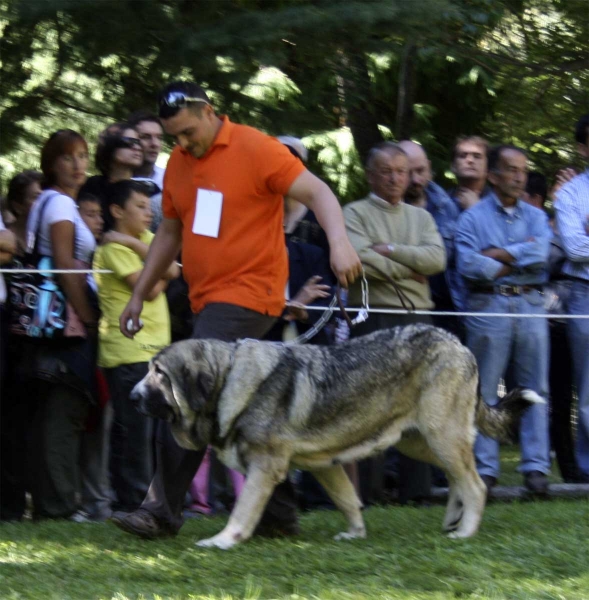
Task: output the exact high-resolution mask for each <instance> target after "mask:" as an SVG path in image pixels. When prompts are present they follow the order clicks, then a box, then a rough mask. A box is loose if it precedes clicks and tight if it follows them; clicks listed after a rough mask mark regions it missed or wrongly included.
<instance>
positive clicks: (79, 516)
mask: <svg viewBox="0 0 589 600" xmlns="http://www.w3.org/2000/svg"><path fill="white" fill-rule="evenodd" d="M68 521H73V522H74V523H92V522H93V521H92V519H91V518H90V515H89V514H88V513H86V512H84V511H83V510H77V511H76V512H75V513H74V514H73V515H70V516H69V517H68Z"/></svg>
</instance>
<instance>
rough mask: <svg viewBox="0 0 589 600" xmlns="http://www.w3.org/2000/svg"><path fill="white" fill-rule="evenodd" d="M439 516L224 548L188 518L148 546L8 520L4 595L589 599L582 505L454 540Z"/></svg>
mask: <svg viewBox="0 0 589 600" xmlns="http://www.w3.org/2000/svg"><path fill="white" fill-rule="evenodd" d="M509 455H510V454H509V452H507V456H505V457H504V458H507V457H508V456H509ZM506 466H507V465H506ZM520 482H521V479H520V477H519V476H516V477H515V479H514V481H513V483H518V484H519V483H520ZM501 483H502V484H503V483H508V481H507V479H506V480H505V481H504V480H503V478H502V480H501ZM443 510H444V509H443V507H441V506H436V507H431V508H409V507H387V508H371V509H369V510H367V511H366V512H365V517H366V521H367V526H368V535H369V537H368V539H366V540H356V541H351V542H343V541H342V542H335V541H333V540H332V537H333V536H334V535H335V534H336V533H338V531H340V529H342V528H343V527H344V520H343V517H342V516H341V515H340V514H338V513H334V512H329V511H327V512H314V513H311V514H306V515H303V517H302V534H301V536H300V537H299V538H297V539H293V540H262V539H254V540H251V541H250V542H248V543H247V544H244V545H243V546H240V547H237V548H235V549H233V550H230V551H228V552H223V551H220V550H205V549H200V548H197V547H196V546H195V545H194V542H195V540H197V539H199V538H201V537H208V536H210V535H212V534H214V533H215V532H217V531H218V530H219V529H220V528H221V527H222V526H223V524H224V522H225V519H224V518H221V517H218V518H212V519H201V520H196V519H192V520H190V521H189V522H187V523H186V525H185V526H184V528H183V529H182V531H181V532H180V535H179V536H178V537H176V538H174V539H168V540H162V541H154V542H146V541H142V540H140V539H137V538H134V537H133V536H130V535H128V534H125V533H123V532H121V531H119V530H118V529H116V528H115V527H114V526H113V525H112V524H110V523H106V524H85V525H81V524H76V523H69V522H44V523H31V522H25V523H19V524H4V525H1V526H0V598H1V599H2V600H16V599H19V600H20V599H25V598H26V599H29V598H34V599H39V600H41V599H42V600H53V599H55V600H57V599H59V600H65V599H70V598H71V599H88V600H90V599H108V600H110V599H116V600H131V599H133V600H138V599H145V600H147V599H150V600H156V599H161V600H164V599H166V600H172V599H173V600H181V599H182V600H184V599H186V600H187V599H193V600H233V599H235V600H236V599H247V600H253V599H284V600H287V599H288V600H295V599H296V600H299V599H303V598H304V599H313V600H317V599H321V600H349V599H358V600H360V599H361V600H369V599H370V600H372V599H375V600H385V599H402V600H409V599H412V600H413V599H415V600H417V599H423V600H426V599H427V600H446V599H450V598H452V599H454V598H463V599H471V598H472V599H475V598H476V599H482V598H484V599H493V600H499V599H509V600H517V599H524V598H526V599H530V600H544V599H545V600H548V599H551V600H552V599H554V600H587V599H588V598H589V502H588V501H587V500H575V501H573V500H570V501H569V500H559V501H546V502H525V503H514V504H499V503H495V504H491V505H489V506H488V508H487V510H486V512H485V517H484V520H483V524H482V527H481V531H480V533H479V534H478V535H477V536H476V537H474V538H473V539H470V540H459V541H457V540H448V539H446V538H445V537H444V536H443V535H442V534H441V532H440V529H441V522H442V516H443Z"/></svg>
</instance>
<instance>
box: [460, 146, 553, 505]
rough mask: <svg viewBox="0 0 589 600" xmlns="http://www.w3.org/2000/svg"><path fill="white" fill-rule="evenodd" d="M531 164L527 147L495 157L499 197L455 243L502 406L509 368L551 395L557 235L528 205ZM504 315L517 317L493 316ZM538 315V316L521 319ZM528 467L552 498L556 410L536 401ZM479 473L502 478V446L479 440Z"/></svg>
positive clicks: (466, 218) (492, 165)
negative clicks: (551, 290)
mask: <svg viewBox="0 0 589 600" xmlns="http://www.w3.org/2000/svg"><path fill="white" fill-rule="evenodd" d="M527 173H528V166H527V157H526V154H525V152H524V151H523V150H522V149H521V148H516V147H515V146H507V145H505V146H498V147H496V148H493V149H492V150H491V152H490V153H489V175H488V177H489V182H490V183H491V185H492V186H493V192H492V193H491V194H489V195H488V196H487V197H486V198H484V199H482V200H481V201H480V202H478V203H477V204H476V205H475V206H473V207H472V208H470V209H469V210H467V211H465V212H463V213H462V215H461V216H460V219H459V221H458V226H457V231H456V237H455V244H456V255H457V267H458V272H459V273H460V274H461V275H462V277H463V278H464V280H465V282H466V286H467V294H466V307H467V309H468V311H470V312H477V313H481V316H480V317H479V316H476V317H468V318H467V319H466V331H467V344H468V347H469V348H470V349H471V351H472V352H473V354H474V355H475V357H476V359H477V363H478V366H479V371H480V385H481V394H482V397H483V400H484V401H485V402H486V403H487V404H490V405H494V404H496V403H497V400H498V398H497V388H498V385H499V380H500V379H501V378H503V379H505V375H506V373H507V372H508V370H509V373H510V380H511V381H512V382H513V384H514V385H515V386H521V387H525V388H529V389H532V390H534V391H535V392H537V393H538V394H540V396H542V397H543V398H547V397H548V356H549V354H548V353H549V347H548V346H549V341H548V340H549V337H548V323H547V320H546V318H545V317H544V314H545V310H544V294H543V285H544V284H545V283H546V281H547V279H548V274H547V269H546V265H547V260H548V254H549V244H550V239H551V238H552V232H551V230H550V227H549V225H548V218H547V216H546V214H545V213H544V212H543V211H541V210H539V209H538V208H535V207H533V206H530V205H529V204H526V203H525V202H523V201H522V200H521V197H522V195H523V192H524V190H525V185H526V180H527ZM484 313H502V314H506V315H510V316H509V317H485V316H483V315H484ZM519 314H521V315H523V314H533V315H538V318H533V317H532V318H530V317H527V318H525V317H520V318H518V316H517V315H519ZM520 444H521V454H522V458H521V465H520V471H521V472H522V473H523V475H524V483H525V485H526V487H527V488H528V490H530V491H531V492H532V493H536V494H544V493H546V492H547V489H548V481H547V477H546V475H547V474H548V473H549V470H550V457H549V451H550V442H549V435H548V405H547V404H536V405H534V406H533V407H532V408H530V409H528V410H527V411H526V413H525V414H524V415H523V417H522V420H521V424H520ZM475 454H476V459H477V468H478V470H479V474H480V475H481V477H482V479H483V481H484V482H485V485H486V486H487V488H488V489H490V488H492V487H493V486H494V485H495V484H496V482H497V478H498V477H499V443H498V442H497V441H496V440H493V439H491V438H488V437H485V436H483V435H480V434H479V436H478V438H477V441H476V444H475Z"/></svg>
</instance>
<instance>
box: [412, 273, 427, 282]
mask: <svg viewBox="0 0 589 600" xmlns="http://www.w3.org/2000/svg"><path fill="white" fill-rule="evenodd" d="M409 279H413V281H417V283H421V284H426V283H427V277H426V276H425V275H422V274H421V273H418V272H417V271H413V270H412V271H411V274H410V275H409Z"/></svg>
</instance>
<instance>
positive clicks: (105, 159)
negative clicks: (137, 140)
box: [95, 123, 135, 177]
mask: <svg viewBox="0 0 589 600" xmlns="http://www.w3.org/2000/svg"><path fill="white" fill-rule="evenodd" d="M127 129H133V130H134V129H135V127H134V126H133V125H130V124H128V123H125V124H124V125H123V126H122V127H121V130H120V133H116V134H114V135H106V136H105V137H104V139H103V140H102V143H100V144H98V145H97V146H96V158H95V163H96V168H97V169H98V170H99V171H100V172H101V173H102V174H103V175H104V176H105V177H108V174H109V172H110V168H111V163H112V159H113V156H114V155H115V152H116V151H117V150H118V149H119V148H127V144H126V142H124V141H123V139H122V137H123V133H124V132H125V130H127Z"/></svg>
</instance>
